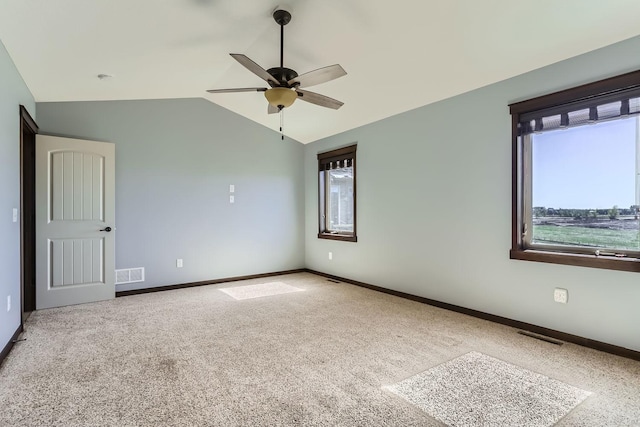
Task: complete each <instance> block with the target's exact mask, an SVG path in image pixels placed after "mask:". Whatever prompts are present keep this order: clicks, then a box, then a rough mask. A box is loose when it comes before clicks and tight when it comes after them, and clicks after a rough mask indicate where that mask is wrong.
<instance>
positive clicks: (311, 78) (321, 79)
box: [287, 64, 347, 87]
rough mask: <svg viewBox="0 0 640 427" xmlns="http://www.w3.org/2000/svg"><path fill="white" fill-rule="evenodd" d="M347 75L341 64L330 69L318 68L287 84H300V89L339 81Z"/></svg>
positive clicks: (330, 66)
mask: <svg viewBox="0 0 640 427" xmlns="http://www.w3.org/2000/svg"><path fill="white" fill-rule="evenodd" d="M346 74H347V72H346V71H345V70H344V68H342V67H341V66H340V64H335V65H329V66H328V67H323V68H318V69H317V70H313V71H309V72H308V73H304V74H302V75H301V76H298V77H296V78H293V79H291V80H289V81H288V82H287V84H288V85H289V86H292V85H294V84H296V83H298V86H299V87H309V86H314V85H319V84H320V83H325V82H328V81H331V80H334V79H337V78H338V77H342V76H345V75H346Z"/></svg>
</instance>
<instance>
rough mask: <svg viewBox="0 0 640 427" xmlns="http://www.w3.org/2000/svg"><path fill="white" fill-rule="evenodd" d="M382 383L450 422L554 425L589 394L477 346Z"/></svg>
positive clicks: (495, 424) (497, 424) (390, 389)
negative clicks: (461, 353) (395, 380)
mask: <svg viewBox="0 0 640 427" xmlns="http://www.w3.org/2000/svg"><path fill="white" fill-rule="evenodd" d="M383 388H384V389H386V390H389V391H391V392H392V393H395V394H397V395H398V396H400V397H402V398H404V399H406V400H407V401H409V402H411V403H413V404H414V405H416V406H417V407H419V408H420V409H422V410H423V411H425V412H426V413H428V414H429V415H431V416H432V417H434V418H436V419H438V420H439V421H442V422H443V423H445V424H447V425H450V426H478V425H482V426H506V425H509V426H525V425H526V426H551V425H553V424H555V423H556V422H557V421H558V420H560V419H561V418H562V417H564V416H565V415H567V414H568V413H569V412H570V411H571V410H572V409H573V408H575V407H576V406H577V405H579V404H580V403H581V402H582V401H583V400H585V399H586V398H587V397H588V396H589V395H591V393H590V392H588V391H585V390H581V389H579V388H576V387H573V386H571V385H569V384H565V383H563V382H561V381H557V380H554V379H552V378H549V377H546V376H544V375H540V374H537V373H535V372H531V371H528V370H526V369H522V368H519V367H517V366H515V365H512V364H510V363H507V362H503V361H502V360H498V359H495V358H493V357H490V356H487V355H485V354H482V353H478V352H475V351H474V352H470V353H467V354H465V355H463V356H460V357H458V358H455V359H453V360H450V361H448V362H445V363H443V364H442V365H438V366H436V367H434V368H431V369H429V370H427V371H424V372H422V373H420V374H418V375H414V376H413V377H410V378H408V379H406V380H404V381H401V382H399V383H397V384H393V385H390V386H386V387H383Z"/></svg>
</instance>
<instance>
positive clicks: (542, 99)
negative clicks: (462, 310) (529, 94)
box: [509, 70, 640, 272]
mask: <svg viewBox="0 0 640 427" xmlns="http://www.w3.org/2000/svg"><path fill="white" fill-rule="evenodd" d="M634 87H640V70H638V71H633V72H630V73H626V74H622V75H619V76H615V77H611V78H608V79H604V80H599V81H596V82H592V83H587V84H584V85H581V86H577V87H574V88H570V89H566V90H563V91H559V92H554V93H551V94H548V95H543V96H539V97H536V98H532V99H529V100H525V101H520V102H516V103H512V104H510V105H509V110H510V113H511V118H512V120H511V165H512V166H511V170H512V174H511V198H512V205H511V250H510V251H509V258H510V259H515V260H523V261H535V262H543V263H551V264H562V265H572V266H580V267H591V268H602V269H608V270H618V271H630V272H640V259H636V258H627V257H624V258H615V257H603V256H596V255H586V254H575V253H568V252H553V251H543V250H537V249H529V248H525V247H524V246H523V243H522V237H521V226H522V224H523V214H524V213H523V208H522V206H523V197H522V194H523V183H522V181H523V180H522V167H523V163H524V156H523V153H522V147H521V142H520V138H519V137H518V123H519V117H520V115H521V114H526V113H530V112H533V111H536V110H543V109H548V108H553V107H556V106H559V105H562V104H567V103H570V102H575V101H581V100H587V99H589V98H593V97H599V96H603V95H606V94H611V93H616V92H622V91H624V90H629V89H632V88H634Z"/></svg>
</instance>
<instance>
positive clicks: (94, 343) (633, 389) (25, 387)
mask: <svg viewBox="0 0 640 427" xmlns="http://www.w3.org/2000/svg"><path fill="white" fill-rule="evenodd" d="M276 281H277V282H282V283H284V284H286V285H289V286H293V287H296V288H299V289H302V290H304V292H292V293H286V294H280V295H273V296H269V297H264V298H254V299H247V300H244V301H242V302H241V303H240V302H239V301H236V300H234V299H232V298H230V297H229V296H228V295H226V294H225V293H223V292H220V290H219V289H221V288H230V287H240V286H247V285H258V284H262V283H267V282H276ZM26 328H27V330H26V332H25V334H23V337H24V338H26V339H27V340H26V341H24V342H20V343H18V344H16V346H15V347H14V349H13V351H12V352H11V354H10V355H9V357H8V358H7V359H6V361H5V362H4V363H3V365H2V367H0V408H1V410H0V426H3V427H5V426H65V427H73V426H296V425H303V426H430V425H442V423H441V422H440V421H438V420H437V419H435V418H433V417H431V416H430V415H428V414H427V413H425V412H424V411H423V410H421V409H420V408H418V407H417V406H415V405H413V404H411V403H409V402H407V401H406V400H405V399H403V398H400V397H399V396H397V395H395V394H393V393H391V392H389V391H387V390H385V389H383V387H384V386H387V385H392V384H396V383H398V382H401V381H402V380H404V379H406V378H409V377H411V376H413V375H416V374H418V373H421V372H424V371H425V370H428V369H430V368H432V367H434V366H437V365H440V364H443V363H445V362H447V361H450V360H452V359H455V358H457V357H460V356H462V355H465V354H467V353H469V352H480V353H483V354H485V355H488V356H491V357H494V358H498V359H500V360H503V361H505V362H507V363H510V364H512V365H515V366H518V367H519V368H521V369H526V370H529V371H532V372H536V373H539V374H541V375H544V376H546V377H549V378H552V379H554V380H557V381H560V382H563V383H566V384H570V385H572V386H574V387H577V388H579V389H582V390H588V391H590V392H592V395H591V396H589V398H588V399H586V400H585V401H584V402H582V403H581V404H580V405H578V406H577V407H576V408H575V409H573V410H572V411H571V412H569V413H568V414H567V415H566V416H565V417H563V418H562V419H560V421H559V422H558V425H561V426H631V425H638V420H640V362H636V361H632V360H628V359H623V358H620V357H616V356H611V355H608V354H604V353H601V352H598V351H595V350H590V349H586V348H583V347H580V346H576V345H572V344H565V345H563V346H555V345H552V344H549V343H546V342H543V341H540V340H536V339H533V338H529V337H526V336H523V335H520V334H518V333H517V331H516V330H514V329H512V328H508V327H505V326H502V325H496V324H492V323H490V322H486V321H482V320H479V319H475V318H471V317H468V316H464V315H461V314H458V313H453V312H448V311H446V310H442V309H438V308H434V307H429V306H427V305H423V304H420V303H417V302H413V301H407V300H403V299H400V298H397V297H393V296H389V295H386V294H382V293H378V292H375V291H371V290H368V289H363V288H359V287H356V286H352V285H347V284H342V283H332V282H329V281H327V280H326V279H324V278H322V277H318V276H315V275H312V274H308V273H300V274H292V275H286V276H279V277H275V278H270V279H269V280H264V279H261V280H258V279H256V280H250V281H246V282H236V283H233V284H219V285H212V286H203V287H198V288H191V289H183V290H176V291H167V292H158V293H154V294H146V295H137V296H129V297H124V298H117V299H115V300H112V301H107V302H101V303H95V304H85V305H78V306H73V307H64V308H59V309H51V310H42V311H37V312H35V313H33V315H32V316H31V317H30V318H29V319H28V321H27V324H26Z"/></svg>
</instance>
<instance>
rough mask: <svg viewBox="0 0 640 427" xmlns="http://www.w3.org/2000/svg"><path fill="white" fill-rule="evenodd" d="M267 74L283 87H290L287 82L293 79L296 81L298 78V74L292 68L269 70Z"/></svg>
mask: <svg viewBox="0 0 640 427" xmlns="http://www.w3.org/2000/svg"><path fill="white" fill-rule="evenodd" d="M267 73H269V74H271V75H272V76H273V78H274V79H276V80H277V81H279V82H280V85H279V86H283V87H289V85H288V84H287V82H288V81H289V80H291V79H295V78H296V77H298V73H296V72H295V71H294V70H292V69H291V68H285V67H274V68H269V69H268V70H267Z"/></svg>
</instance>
